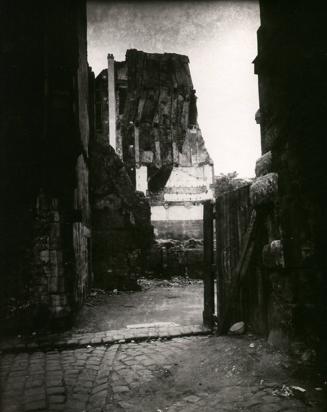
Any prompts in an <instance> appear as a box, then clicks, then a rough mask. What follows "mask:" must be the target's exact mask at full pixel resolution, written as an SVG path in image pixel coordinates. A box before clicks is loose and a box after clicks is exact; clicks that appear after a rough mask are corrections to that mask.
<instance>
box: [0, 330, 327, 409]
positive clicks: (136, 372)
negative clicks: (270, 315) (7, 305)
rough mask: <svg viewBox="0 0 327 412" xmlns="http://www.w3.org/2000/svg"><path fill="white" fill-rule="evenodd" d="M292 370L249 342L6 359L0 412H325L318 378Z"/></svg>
mask: <svg viewBox="0 0 327 412" xmlns="http://www.w3.org/2000/svg"><path fill="white" fill-rule="evenodd" d="M292 368H293V367H292V365H291V363H290V361H289V360H288V358H287V357H286V355H283V354H281V353H279V352H273V351H271V349H269V347H268V345H267V344H266V343H265V342H264V341H263V340H261V339H256V338H254V337H252V336H244V337H242V338H235V337H234V338H233V337H214V336H191V337H182V338H173V339H170V340H165V339H156V340H149V341H146V342H144V341H143V342H129V343H121V344H111V345H105V344H102V345H98V346H91V345H88V347H83V348H76V349H65V350H61V351H60V350H52V351H40V350H36V351H35V352H29V353H28V352H21V353H4V354H2V357H1V398H0V399H1V408H0V410H1V411H2V412H14V411H17V412H18V411H22V412H25V411H67V412H70V411H79V412H82V411H90V412H91V411H92V412H100V411H103V412H108V411H110V412H116V411H117V412H118V411H119V412H123V411H127V412H128V411H135V412H147V411H149V412H150V411H153V412H164V411H165V412H177V411H178V412H183V411H184V412H192V411H199V412H202V411H254V412H277V411H282V412H291V411H294V412H304V411H309V412H310V411H312V412H318V411H321V412H323V411H325V410H326V409H325V408H324V407H325V406H326V404H324V403H323V402H324V399H323V397H324V395H325V394H326V385H325V383H326V382H324V380H323V378H322V377H321V376H318V375H315V376H313V377H310V378H309V377H308V376H306V377H304V375H302V376H301V377H300V378H295V377H294V369H292ZM292 385H297V386H301V387H303V388H305V389H306V392H305V393H304V394H303V393H302V392H301V391H299V390H296V389H294V388H293V389H292Z"/></svg>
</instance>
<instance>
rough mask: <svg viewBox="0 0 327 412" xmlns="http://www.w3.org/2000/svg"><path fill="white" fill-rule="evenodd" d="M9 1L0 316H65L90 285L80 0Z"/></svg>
mask: <svg viewBox="0 0 327 412" xmlns="http://www.w3.org/2000/svg"><path fill="white" fill-rule="evenodd" d="M18 3H19V4H17V2H11V1H6V0H4V1H2V2H1V5H0V8H1V10H0V16H1V24H0V27H1V28H0V30H1V40H0V52H1V58H0V65H1V77H0V79H1V80H0V82H1V93H0V104H1V109H0V112H1V114H0V116H1V119H0V124H1V126H0V127H1V129H0V138H1V140H0V145H1V146H0V153H1V166H0V167H1V170H0V185H1V186H0V190H1V199H2V200H1V206H0V207H1V210H0V225H1V228H0V233H1V235H0V236H1V239H0V240H1V249H0V253H1V256H0V261H1V278H2V279H1V302H2V303H3V306H2V309H3V310H2V318H7V319H8V311H7V309H8V302H13V305H12V311H11V312H10V313H11V315H15V316H16V317H19V316H22V319H21V320H23V321H25V320H24V319H25V317H27V315H29V316H30V317H31V318H34V319H35V317H37V316H38V315H41V316H42V318H43V319H44V318H47V317H50V318H62V317H66V316H68V315H69V314H70V313H71V311H72V309H73V308H74V307H75V306H76V305H77V304H78V303H80V302H81V301H82V299H83V295H84V294H85V289H86V287H87V284H88V282H89V278H90V264H89V262H90V259H89V256H88V254H89V250H90V210H89V195H88V141H89V117H88V110H89V109H88V76H89V73H88V65H87V53H86V9H85V2H83V1H77V0H75V1H70V2H64V1H44V2H38V1H37V2H33V3H30V2H18ZM9 307H10V305H9ZM18 307H21V308H22V310H20V311H19V310H17V308H18ZM5 308H7V309H5Z"/></svg>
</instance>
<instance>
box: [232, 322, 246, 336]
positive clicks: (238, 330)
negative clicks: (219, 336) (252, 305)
mask: <svg viewBox="0 0 327 412" xmlns="http://www.w3.org/2000/svg"><path fill="white" fill-rule="evenodd" d="M229 332H230V333H231V334H232V335H242V334H243V333H244V332H245V323H244V322H236V323H234V325H232V326H231V327H230V328H229Z"/></svg>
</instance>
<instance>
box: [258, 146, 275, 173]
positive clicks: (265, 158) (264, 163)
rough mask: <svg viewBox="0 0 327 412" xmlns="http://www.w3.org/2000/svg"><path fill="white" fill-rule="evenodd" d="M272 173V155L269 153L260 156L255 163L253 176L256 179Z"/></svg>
mask: <svg viewBox="0 0 327 412" xmlns="http://www.w3.org/2000/svg"><path fill="white" fill-rule="evenodd" d="M271 172H272V154H271V151H269V152H267V153H265V154H264V155H262V156H261V157H260V158H259V159H258V160H257V162H256V165H255V175H256V176H257V177H260V176H264V175H266V174H267V173H271Z"/></svg>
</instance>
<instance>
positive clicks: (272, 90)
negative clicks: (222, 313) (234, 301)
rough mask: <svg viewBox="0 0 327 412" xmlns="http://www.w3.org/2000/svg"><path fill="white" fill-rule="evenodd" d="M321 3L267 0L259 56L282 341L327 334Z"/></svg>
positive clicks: (276, 319) (274, 289)
mask: <svg viewBox="0 0 327 412" xmlns="http://www.w3.org/2000/svg"><path fill="white" fill-rule="evenodd" d="M319 7H320V6H319ZM319 7H315V8H314V7H311V6H310V5H309V4H308V3H307V2H304V1H300V2H297V3H296V4H295V3H293V2H287V4H286V3H285V2H282V1H274V2H270V1H265V0H261V1H260V9H261V27H260V28H259V30H258V56H257V58H256V59H255V62H254V63H255V72H256V73H257V74H258V79H259V97H260V116H259V121H260V127H261V136H262V139H261V141H262V152H263V156H262V158H260V159H259V160H258V162H257V166H256V174H257V179H256V181H255V182H254V183H253V185H252V187H251V199H252V204H253V207H254V208H255V209H256V211H257V213H258V214H259V215H260V216H261V219H262V221H263V222H264V226H263V227H264V228H265V236H264V238H265V243H263V244H262V259H263V267H264V269H263V270H264V271H265V274H266V275H265V276H266V281H267V282H268V285H269V289H268V291H269V293H268V297H267V299H268V303H267V308H268V312H267V323H268V331H269V340H270V341H271V342H272V343H276V344H283V343H287V342H288V340H289V339H294V338H299V337H301V338H302V339H304V340H305V341H306V342H307V343H310V344H314V345H316V344H317V342H318V341H319V339H324V340H325V339H326V332H325V331H326V328H325V326H324V325H325V319H326V314H327V313H326V304H325V295H326V291H327V289H326V286H327V282H326V253H325V251H326V213H325V212H324V208H325V207H324V200H323V199H324V196H325V194H326V173H325V165H324V164H325V160H324V156H325V153H326V138H325V120H324V119H325V116H324V113H326V109H327V103H326V102H327V100H326V96H327V82H326V76H325V71H326V70H325V69H326V59H325V55H326V43H325V42H324V40H323V39H324V38H326V25H325V18H326V13H325V11H324V10H323V9H322V8H321V9H320V8H319ZM325 346H326V345H325Z"/></svg>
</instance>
